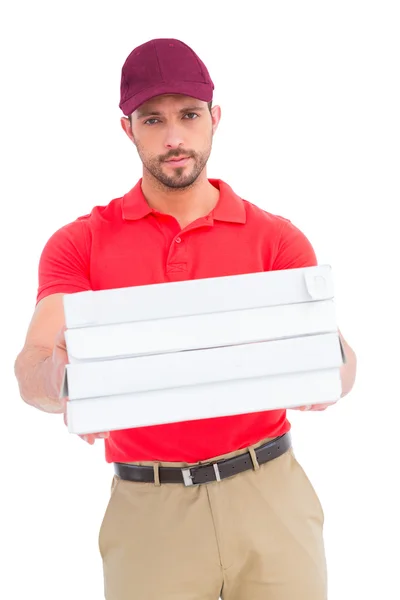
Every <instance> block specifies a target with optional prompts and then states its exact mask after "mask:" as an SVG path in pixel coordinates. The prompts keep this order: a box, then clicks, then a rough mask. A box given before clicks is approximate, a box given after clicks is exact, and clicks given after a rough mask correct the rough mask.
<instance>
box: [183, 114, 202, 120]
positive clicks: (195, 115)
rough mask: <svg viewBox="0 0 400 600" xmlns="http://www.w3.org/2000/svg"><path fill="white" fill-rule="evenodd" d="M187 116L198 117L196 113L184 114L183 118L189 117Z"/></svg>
mask: <svg viewBox="0 0 400 600" xmlns="http://www.w3.org/2000/svg"><path fill="white" fill-rule="evenodd" d="M189 116H194V117H198V116H199V115H198V114H197V113H186V115H185V117H189ZM189 121H194V119H189Z"/></svg>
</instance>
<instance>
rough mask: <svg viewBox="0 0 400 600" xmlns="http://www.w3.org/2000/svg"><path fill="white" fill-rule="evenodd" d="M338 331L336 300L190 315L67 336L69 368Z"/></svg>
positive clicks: (77, 330) (90, 329)
mask: <svg viewBox="0 0 400 600" xmlns="http://www.w3.org/2000/svg"><path fill="white" fill-rule="evenodd" d="M336 330H337V322H336V309H335V303H334V300H321V301H315V302H304V303H301V304H286V305H282V306H270V307H262V308H252V309H242V310H235V311H229V312H226V311H224V312H219V313H208V314H201V315H188V316H184V317H171V318H162V319H154V320H147V321H134V322H129V323H116V324H112V325H100V326H93V327H80V328H75V329H69V330H67V331H66V332H65V339H66V345H67V352H68V360H69V363H70V364H76V363H81V362H85V361H94V360H105V359H109V358H124V357H130V356H142V355H149V354H162V353H169V352H181V351H183V350H196V349H202V348H215V347H219V346H231V345H235V344H248V343H256V342H262V341H270V340H279V339H284V338H292V337H298V336H302V335H315V334H319V333H328V332H334V331H336Z"/></svg>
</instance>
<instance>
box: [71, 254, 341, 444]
mask: <svg viewBox="0 0 400 600" xmlns="http://www.w3.org/2000/svg"><path fill="white" fill-rule="evenodd" d="M64 312H65V321H66V328H67V329H66V332H65V335H66V344H67V352H68V360H69V364H68V365H67V366H66V369H65V375H64V380H63V385H62V390H61V396H63V397H68V399H69V402H68V403H67V407H68V408H67V417H68V429H69V431H70V432H71V433H78V434H82V433H92V432H99V431H113V430H120V429H130V428H135V427H141V426H147V425H157V424H163V423H173V422H180V421H189V420H197V419H204V418H215V417H221V416H227V415H238V414H245V413H250V412H259V411H265V410H274V409H281V408H291V407H298V406H302V405H308V404H313V403H323V402H336V401H337V400H338V399H339V398H340V395H341V391H342V388H341V379H340V368H341V366H342V364H343V362H344V361H345V357H344V353H343V348H342V345H341V342H340V338H339V333H338V326H337V323H336V311H335V299H334V286H333V278H332V269H331V267H330V266H329V265H322V266H315V267H305V268H299V269H288V270H280V271H268V272H262V273H251V274H243V275H231V276H226V277H213V278H208V279H197V280H190V281H179V282H170V283H159V284H152V285H142V286H135V287H126V288H119V289H110V290H99V291H88V292H79V293H75V294H68V295H65V296H64Z"/></svg>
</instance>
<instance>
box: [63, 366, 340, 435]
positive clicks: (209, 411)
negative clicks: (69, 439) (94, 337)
mask: <svg viewBox="0 0 400 600" xmlns="http://www.w3.org/2000/svg"><path fill="white" fill-rule="evenodd" d="M341 391H342V386H341V380H340V370H339V369H338V368H332V369H323V370H320V371H305V372H302V373H291V374H289V375H288V374H284V375H274V376H270V377H255V378H252V379H239V380H233V379H232V380H230V381H224V382H214V383H205V384H202V385H197V386H189V387H179V388H172V389H168V390H152V391H150V392H139V393H136V394H134V393H132V394H120V395H116V396H103V397H101V398H89V399H86V400H72V401H69V402H67V419H68V430H69V432H71V433H76V434H85V433H97V432H101V431H116V430H122V429H132V428H135V427H145V426H148V425H156V424H168V423H172V422H175V423H176V422H182V421H193V420H197V419H207V418H210V417H219V416H229V415H238V414H246V413H252V412H260V411H265V410H275V409H281V408H282V407H286V408H293V407H297V406H303V405H306V404H316V403H325V402H331V403H335V402H336V401H337V400H338V399H339V398H340V395H341Z"/></svg>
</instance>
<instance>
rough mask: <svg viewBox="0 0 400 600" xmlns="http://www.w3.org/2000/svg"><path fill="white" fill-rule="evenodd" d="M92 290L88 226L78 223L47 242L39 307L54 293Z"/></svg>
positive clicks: (41, 265) (41, 263) (40, 275)
mask: <svg viewBox="0 0 400 600" xmlns="http://www.w3.org/2000/svg"><path fill="white" fill-rule="evenodd" d="M90 289H91V284H90V244H89V234H88V229H87V223H86V222H85V221H83V220H76V221H74V222H73V223H69V224H68V225H65V226H64V227H61V229H59V230H58V231H56V232H55V233H54V234H53V235H52V236H51V237H50V239H49V240H48V241H47V243H46V245H45V246H44V248H43V251H42V253H41V256H40V259H39V268H38V290H37V296H36V304H37V303H38V302H39V301H40V300H42V299H43V298H44V297H45V296H49V295H51V294H59V293H65V294H71V293H75V292H84V291H87V290H90Z"/></svg>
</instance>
